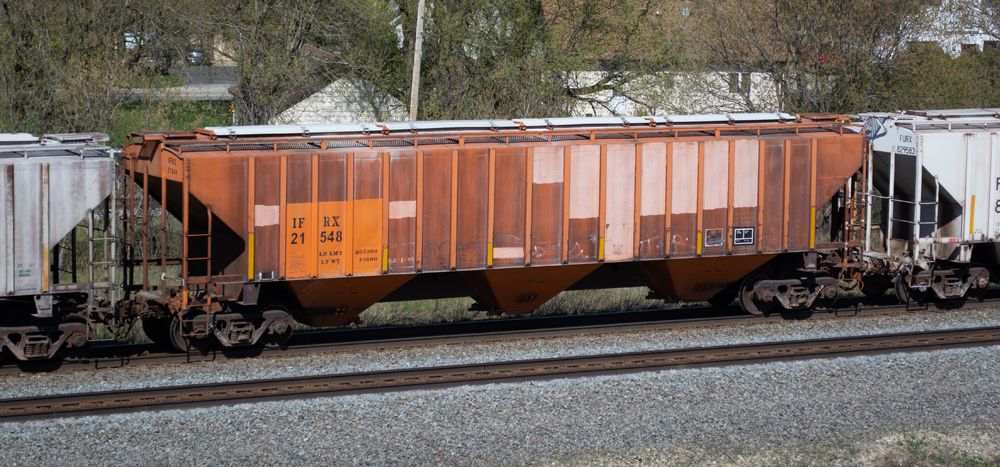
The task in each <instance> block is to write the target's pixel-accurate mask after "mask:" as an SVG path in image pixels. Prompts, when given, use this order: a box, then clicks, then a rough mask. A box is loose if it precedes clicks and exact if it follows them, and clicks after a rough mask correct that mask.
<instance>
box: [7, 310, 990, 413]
mask: <svg viewBox="0 0 1000 467" xmlns="http://www.w3.org/2000/svg"><path fill="white" fill-rule="evenodd" d="M993 345H1000V327H989V328H974V329H960V330H948V331H928V332H914V333H900V334H885V335H878V336H864V337H848V338H829V339H817V340H805V341H790V342H779V343H763V344H742V345H732V346H720V347H702V348H690V349H677V350H660V351H648V352H631V353H621V354H604V355H593V356H577V357H566V358H548V359H539V360H523V361H509V362H497V363H486V364H473V365H454V366H444V367H436V368H419V369H403V370H388V371H375V372H364V373H350V374H338V375H323V376H308V377H295V378H280V379H268V380H258V381H240V382H229V383H214V384H199V385H192V386H176V387H160V388H147V389H136V390H121V391H108V392H97V393H87V394H68V395H56V396H42V397H30V398H20V399H7V400H0V422H20V421H28V420H39V419H47V418H58V417H79V416H87V415H106V414H120V413H130V412H141V411H153V410H170V409H190V408H197V407H211V406H220V405H232V404H243V403H253V402H265V401H279V400H294V399H308V398H315V397H336V396H345V395H352V394H370V393H386V392H396V391H411V390H427V389H442V388H448V387H455V386H464V385H482V384H492V383H514V382H526V381H544V380H551V379H560V378H580V377H593V376H599V375H619V374H626V373H636V372H643V371H661V370H668V369H682V368H704V367H725V366H734V365H749V364H759V363H770V362H777V361H797V360H811V359H828V358H836V357H852V356H859V355H879V354H887V353H899V352H921V351H931V350H940V349H952V348H967V347H982V346H993Z"/></svg>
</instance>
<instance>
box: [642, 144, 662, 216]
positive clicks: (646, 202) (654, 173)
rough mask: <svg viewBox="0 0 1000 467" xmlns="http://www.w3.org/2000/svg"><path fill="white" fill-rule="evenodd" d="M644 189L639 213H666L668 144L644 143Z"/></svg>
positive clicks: (657, 214)
mask: <svg viewBox="0 0 1000 467" xmlns="http://www.w3.org/2000/svg"><path fill="white" fill-rule="evenodd" d="M641 183H642V190H641V194H642V196H640V198H639V203H640V204H641V205H640V206H639V213H640V214H641V215H643V216H659V215H663V214H665V213H666V206H664V203H665V202H666V194H667V144H666V143H647V144H643V145H642V180H641Z"/></svg>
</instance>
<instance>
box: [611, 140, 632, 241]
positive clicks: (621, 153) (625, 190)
mask: <svg viewBox="0 0 1000 467" xmlns="http://www.w3.org/2000/svg"><path fill="white" fill-rule="evenodd" d="M607 170H608V172H607V174H608V175H607V192H606V195H605V196H606V198H605V199H606V200H607V206H606V207H605V209H606V210H605V218H606V220H605V223H606V228H605V231H604V232H605V233H604V259H605V260H607V261H622V260H626V259H631V258H632V257H633V251H632V246H633V244H634V242H635V238H634V235H633V232H634V229H635V145H634V144H609V145H608V169H607Z"/></svg>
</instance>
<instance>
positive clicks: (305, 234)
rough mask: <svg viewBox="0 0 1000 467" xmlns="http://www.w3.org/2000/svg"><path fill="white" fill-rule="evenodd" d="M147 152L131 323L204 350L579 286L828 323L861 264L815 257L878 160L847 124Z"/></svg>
mask: <svg viewBox="0 0 1000 467" xmlns="http://www.w3.org/2000/svg"><path fill="white" fill-rule="evenodd" d="M131 137H132V141H133V142H132V144H130V145H128V146H127V147H126V149H125V152H124V170H125V175H126V177H128V178H129V179H131V180H132V181H134V183H129V184H127V185H128V186H130V187H133V189H134V190H136V191H135V192H133V193H129V194H126V196H125V199H126V200H127V201H126V204H127V206H126V208H125V209H126V211H127V218H128V219H127V220H128V222H127V226H128V227H127V228H128V232H130V234H129V237H128V238H129V241H128V243H129V248H128V251H129V252H130V253H129V254H130V255H131V256H130V257H129V259H128V261H127V262H126V265H127V266H128V269H129V271H130V272H129V279H128V282H129V283H128V284H127V286H128V287H127V288H128V289H129V290H130V291H131V295H130V297H131V298H130V300H129V301H127V302H125V303H126V305H125V307H126V308H127V309H128V310H129V311H128V313H132V314H134V315H138V316H141V317H143V319H144V322H147V323H150V324H151V326H147V329H148V330H149V332H150V334H154V335H155V336H154V338H157V337H159V338H160V339H170V340H172V341H173V342H174V344H175V345H177V346H178V347H181V348H188V349H190V348H200V347H201V346H203V345H207V344H208V343H209V342H211V341H212V340H218V341H219V342H221V343H222V344H223V345H226V346H235V345H250V344H254V343H264V344H266V345H280V344H281V343H283V342H284V340H285V339H287V337H288V335H289V334H290V333H291V324H292V316H294V319H296V320H299V321H302V322H305V323H308V324H310V325H316V326H328V325H338V324H344V323H350V322H352V321H353V320H355V319H356V318H357V316H358V314H360V313H361V312H362V311H364V310H365V309H366V308H368V307H369V306H371V305H372V304H374V303H376V302H379V301H382V300H406V299H421V298H440V297H449V296H471V297H473V298H474V299H475V300H476V301H477V305H476V306H477V307H479V308H481V309H483V310H487V311H489V312H491V313H508V314H509V313H525V312H530V311H532V310H535V309H536V308H538V307H539V306H540V305H541V304H543V303H545V302H546V301H547V300H549V299H550V298H552V297H553V296H555V295H556V294H558V293H559V292H561V291H563V290H566V289H568V288H571V287H572V288H600V287H621V286H627V285H633V286H638V285H647V286H649V287H650V288H651V289H652V291H653V292H654V293H655V294H658V295H659V296H662V297H664V298H669V299H673V300H688V301H696V300H710V299H720V298H721V299H728V300H731V299H732V297H735V296H737V295H740V298H741V303H742V304H743V307H744V309H746V310H747V311H749V312H753V313H759V312H761V311H763V309H764V308H766V307H769V306H770V305H771V304H772V303H780V304H781V305H782V306H784V307H785V308H793V309H794V308H803V307H805V308H808V307H811V306H816V304H817V303H819V302H821V301H822V300H823V299H830V298H834V297H835V296H836V290H837V280H836V278H834V277H829V276H827V275H824V274H823V273H821V272H816V271H817V267H816V262H817V261H820V262H822V261H834V262H835V261H840V264H841V265H843V264H844V258H845V257H846V255H844V254H843V252H845V251H846V249H847V248H846V247H847V245H848V244H847V243H846V242H845V241H843V240H847V239H849V238H848V237H849V236H848V235H839V236H838V235H837V234H836V233H835V234H834V235H833V236H829V235H827V237H830V238H833V239H835V240H836V239H840V240H842V241H840V242H835V243H830V242H827V243H817V208H821V207H822V206H823V205H824V204H826V203H827V202H829V201H831V200H832V199H834V198H836V197H838V196H845V197H847V198H849V197H850V196H851V191H852V188H851V183H850V179H851V177H852V176H853V175H854V174H855V173H856V172H858V171H859V169H860V168H861V167H862V162H863V159H864V151H865V147H866V144H865V142H864V139H863V137H862V135H861V134H858V133H857V132H856V131H854V130H853V129H852V128H851V127H850V126H849V123H848V120H847V118H846V117H844V116H838V115H812V116H794V115H788V114H734V115H700V116H677V117H625V118H582V119H525V120H517V121H509V120H504V121H499V120H494V121H486V120H484V121H449V122H413V123H386V124H330V125H306V126H299V125H284V126H256V127H219V128H206V129H200V130H196V131H194V132H190V133H178V132H142V133H137V134H134V135H132V136H131ZM845 184H846V190H845V191H844V192H841V191H840V190H841V189H842V188H845ZM838 192H840V193H841V194H840V195H838ZM844 193H847V194H846V195H845V194H844ZM840 205H843V206H846V208H847V209H848V211H850V209H851V206H852V203H850V202H844V203H841V204H840ZM157 206H162V207H163V208H164V209H157ZM167 212H169V213H171V214H172V215H173V216H174V217H176V219H179V221H180V226H179V228H178V229H176V232H174V231H172V230H171V228H170V224H171V221H170V220H169V218H168V216H167ZM838 213H840V214H838ZM833 216H834V217H837V218H838V219H843V218H845V217H847V218H848V219H849V218H850V217H851V213H850V212H847V213H841V211H838V209H836V208H835V209H833ZM847 224H849V223H845V222H843V221H840V222H834V229H841V231H843V229H845V228H846V227H845V225H847ZM171 238H176V239H177V240H176V242H177V243H179V244H180V245H181V246H180V247H179V249H176V248H175V249H174V250H176V251H174V250H172V248H171V247H170V246H169V245H168V244H169V243H170V239H171ZM837 252H840V253H839V254H838V253H837ZM831 254H832V256H830V255H831ZM775 258H778V259H775ZM831 258H833V259H831ZM171 268H173V269H171ZM175 270H176V272H171V271H175ZM768 294H770V295H768ZM167 320H170V321H172V323H167ZM165 324H169V326H167V325H165ZM159 329H169V332H159V331H158V330H159Z"/></svg>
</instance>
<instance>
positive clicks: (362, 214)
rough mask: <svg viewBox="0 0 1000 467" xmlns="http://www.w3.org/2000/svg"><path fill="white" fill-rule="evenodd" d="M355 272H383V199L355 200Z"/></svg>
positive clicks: (370, 273) (360, 273) (362, 273)
mask: <svg viewBox="0 0 1000 467" xmlns="http://www.w3.org/2000/svg"><path fill="white" fill-rule="evenodd" d="M351 223H352V224H353V227H354V245H353V250H354V274H355V275H361V276H367V275H373V274H381V273H382V200H381V199H361V200H356V201H354V219H353V220H352V222H351Z"/></svg>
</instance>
